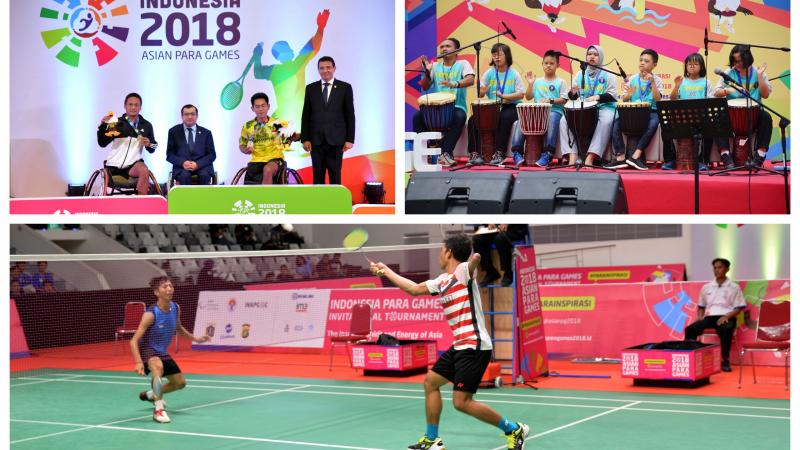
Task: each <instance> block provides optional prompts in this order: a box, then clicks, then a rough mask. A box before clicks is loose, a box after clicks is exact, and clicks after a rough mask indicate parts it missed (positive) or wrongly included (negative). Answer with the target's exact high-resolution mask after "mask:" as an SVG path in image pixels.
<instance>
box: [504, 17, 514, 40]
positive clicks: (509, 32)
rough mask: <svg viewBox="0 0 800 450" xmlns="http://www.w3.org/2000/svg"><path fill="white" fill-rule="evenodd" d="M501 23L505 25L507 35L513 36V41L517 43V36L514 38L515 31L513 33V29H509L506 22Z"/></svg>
mask: <svg viewBox="0 0 800 450" xmlns="http://www.w3.org/2000/svg"><path fill="white" fill-rule="evenodd" d="M500 23H502V24H503V27H505V29H506V33H508V34H510V35H511V38H512V39H514V40H515V41H516V40H517V37H516V36H514V32H513V31H511V28H508V25H506V23H505V22H502V21H501V22H500Z"/></svg>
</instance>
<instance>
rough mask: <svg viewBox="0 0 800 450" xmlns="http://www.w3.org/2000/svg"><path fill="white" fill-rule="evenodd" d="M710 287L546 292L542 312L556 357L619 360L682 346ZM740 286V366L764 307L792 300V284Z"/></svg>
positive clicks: (767, 358) (770, 360) (760, 358)
mask: <svg viewBox="0 0 800 450" xmlns="http://www.w3.org/2000/svg"><path fill="white" fill-rule="evenodd" d="M705 283H706V282H705V281H696V282H677V283H655V284H653V283H630V284H600V285H585V284H584V285H570V286H542V287H541V299H542V309H543V315H544V324H545V327H546V328H547V346H548V349H549V350H550V352H551V356H558V357H561V358H572V357H578V356H581V357H612V358H618V357H619V354H620V351H621V350H622V349H623V348H626V347H632V346H635V345H639V344H643V343H649V342H661V341H673V340H681V339H683V337H684V333H683V330H684V328H685V327H686V326H687V325H689V324H690V323H691V322H693V321H694V320H695V318H696V317H697V299H698V295H699V293H700V289H701V288H702V287H703V285H704V284H705ZM739 285H740V286H741V287H742V291H743V292H744V295H745V299H746V301H747V308H746V310H745V314H740V315H739V316H738V317H737V326H738V328H737V331H736V337H735V339H734V345H733V348H732V349H731V361H732V362H736V361H738V356H737V354H738V352H739V343H741V342H751V341H754V340H755V327H756V320H757V317H758V311H759V309H758V306H759V305H760V304H761V302H762V301H766V300H771V301H788V300H789V281H788V280H770V281H766V280H757V281H741V282H739ZM712 339H716V337H714V338H712ZM715 342H716V341H715ZM755 357H756V363H757V364H761V365H773V364H774V365H782V364H783V360H782V359H781V358H776V357H775V356H774V355H772V354H771V353H759V354H756V355H755ZM748 363H749V358H748Z"/></svg>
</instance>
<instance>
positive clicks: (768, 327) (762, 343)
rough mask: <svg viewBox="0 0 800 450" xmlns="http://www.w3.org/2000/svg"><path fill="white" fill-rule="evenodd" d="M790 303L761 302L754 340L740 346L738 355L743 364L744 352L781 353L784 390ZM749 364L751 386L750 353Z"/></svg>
mask: <svg viewBox="0 0 800 450" xmlns="http://www.w3.org/2000/svg"><path fill="white" fill-rule="evenodd" d="M790 311H791V302H788V301H785V302H781V303H775V302H762V303H761V310H760V311H759V313H758V325H757V326H756V340H755V341H754V342H745V343H743V344H742V350H741V353H740V358H741V361H742V362H744V355H745V353H746V352H781V353H783V357H784V369H785V374H784V388H785V389H786V390H788V389H789V338H790V334H791V326H790V325H791V317H790ZM750 364H751V365H752V366H753V384H756V363H755V357H754V356H753V354H752V353H750ZM743 371H744V364H742V365H741V366H739V389H741V388H742V372H743Z"/></svg>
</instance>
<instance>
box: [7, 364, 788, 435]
mask: <svg viewBox="0 0 800 450" xmlns="http://www.w3.org/2000/svg"><path fill="white" fill-rule="evenodd" d="M186 378H187V381H188V386H187V388H186V389H184V390H182V391H179V392H175V393H172V394H169V395H168V396H167V397H166V400H167V411H168V412H169V415H170V417H171V418H172V423H170V424H157V423H155V422H153V421H152V419H151V413H152V407H151V405H150V404H149V403H146V402H142V401H140V400H139V398H138V393H139V391H141V390H144V389H145V388H147V381H146V379H145V378H143V377H137V376H135V375H134V374H130V375H129V374H126V373H121V372H92V371H76V372H67V371H63V372H55V371H54V372H50V373H44V374H43V373H41V372H39V373H36V374H33V373H31V374H28V375H24V374H23V375H22V376H20V375H19V374H14V377H13V378H12V379H11V388H10V401H11V426H10V432H11V436H10V441H11V448H12V449H18V450H23V449H36V450H42V449H57V450H67V449H151V448H152V449H170V450H172V449H193V450H203V449H209V450H223V449H251V448H252V449H324V448H328V449H387V450H389V449H391V450H397V449H404V448H405V447H406V446H407V445H408V444H410V443H412V442H414V441H416V439H418V438H419V436H421V435H422V434H423V433H424V431H425V428H424V427H425V420H424V405H423V393H422V386H419V385H414V384H408V383H371V382H356V381H352V382H346V381H332V380H316V379H298V378H271V377H232V376H211V375H192V374H187V375H186ZM442 394H443V397H444V399H445V402H446V403H445V408H444V413H443V415H442V425H441V428H440V433H441V436H442V437H443V439H444V442H445V444H446V446H447V449H448V450H467V449H475V450H487V449H497V450H499V449H503V448H505V440H504V438H503V437H502V436H501V435H500V431H499V430H498V429H497V428H495V427H492V426H489V425H486V424H483V423H481V422H478V421H476V420H475V419H473V418H471V417H468V416H465V415H463V414H461V413H459V412H457V411H455V410H454V409H453V407H452V405H451V404H450V403H449V400H450V398H451V396H450V391H449V390H445V391H443V393H442ZM477 398H478V399H480V400H481V401H484V402H486V403H488V404H489V405H491V406H492V407H493V408H495V409H497V410H498V411H499V412H500V413H501V414H504V415H506V416H508V417H509V418H511V419H514V420H522V421H525V422H526V423H528V424H530V425H531V426H532V428H533V431H532V433H531V436H530V437H529V439H528V440H527V442H526V446H525V448H526V449H528V450H533V449H583V448H586V449H593V450H603V449H609V450H611V449H614V450H619V449H660V450H669V449H676V450H685V449H687V448H705V449H716V448H725V449H726V450H738V449H742V450H744V449H748V450H749V449H753V448H761V449H771V450H772V449H788V448H789V402H788V401H782V400H760V399H742V398H730V397H724V398H720V397H698V396H681V395H642V394H635V395H634V394H620V393H608V392H589V391H563V390H539V391H534V390H532V389H520V388H501V389H487V390H481V391H479V393H478V395H477Z"/></svg>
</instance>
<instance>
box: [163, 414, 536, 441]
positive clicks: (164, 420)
mask: <svg viewBox="0 0 800 450" xmlns="http://www.w3.org/2000/svg"><path fill="white" fill-rule="evenodd" d="M153 420H155V421H156V422H158V423H170V422H172V421H171V420H169V416H168V415H167V412H166V411H164V410H163V409H157V410H155V411H153ZM509 442H511V441H509ZM520 448H521V447H520Z"/></svg>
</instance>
